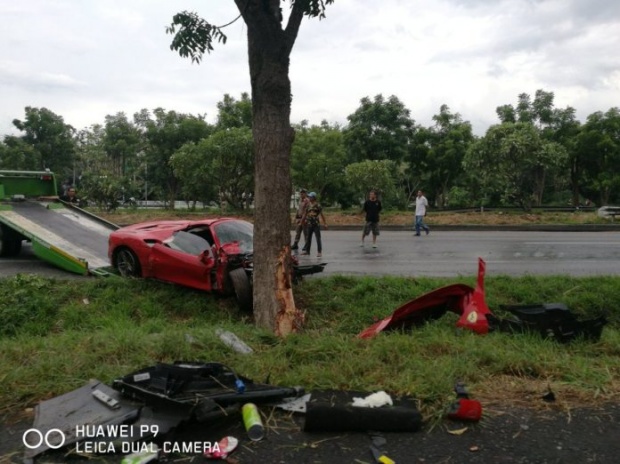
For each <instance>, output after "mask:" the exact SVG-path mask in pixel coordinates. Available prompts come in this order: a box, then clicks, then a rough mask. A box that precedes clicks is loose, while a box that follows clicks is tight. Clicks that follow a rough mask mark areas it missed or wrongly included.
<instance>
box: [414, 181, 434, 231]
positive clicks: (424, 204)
mask: <svg viewBox="0 0 620 464" xmlns="http://www.w3.org/2000/svg"><path fill="white" fill-rule="evenodd" d="M426 208H428V200H427V199H426V197H425V196H424V193H423V192H422V190H418V195H417V197H416V199H415V235H416V237H419V236H420V232H421V230H422V229H424V231H425V232H426V235H428V234H429V232H430V229H429V228H428V226H427V225H426V224H424V216H426Z"/></svg>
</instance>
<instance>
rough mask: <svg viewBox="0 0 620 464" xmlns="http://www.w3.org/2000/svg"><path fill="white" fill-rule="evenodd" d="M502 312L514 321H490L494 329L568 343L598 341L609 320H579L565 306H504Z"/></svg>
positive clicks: (560, 304)
mask: <svg viewBox="0 0 620 464" xmlns="http://www.w3.org/2000/svg"><path fill="white" fill-rule="evenodd" d="M500 309H502V310H504V311H507V312H509V313H511V314H512V316H513V317H512V318H505V319H500V318H496V317H493V318H489V322H490V323H491V327H493V328H494V329H497V330H502V331H508V332H532V333H538V334H540V335H542V336H543V337H545V338H549V339H553V340H557V341H558V342H561V343H569V342H571V341H573V340H575V339H579V338H582V339H584V340H588V341H598V340H599V339H600V338H601V334H602V332H603V327H604V326H605V325H606V324H607V319H605V317H604V316H600V317H597V318H594V319H587V320H579V319H577V318H576V317H575V315H574V314H573V313H572V312H571V311H570V309H569V308H568V307H567V306H566V305H564V304H563V303H545V304H531V305H502V306H500Z"/></svg>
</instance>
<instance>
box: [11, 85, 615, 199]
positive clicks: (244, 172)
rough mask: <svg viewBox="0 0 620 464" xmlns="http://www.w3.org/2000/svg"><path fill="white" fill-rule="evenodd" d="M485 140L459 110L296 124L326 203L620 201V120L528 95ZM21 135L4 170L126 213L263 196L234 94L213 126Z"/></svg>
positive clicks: (294, 161)
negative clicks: (47, 178) (150, 204)
mask: <svg viewBox="0 0 620 464" xmlns="http://www.w3.org/2000/svg"><path fill="white" fill-rule="evenodd" d="M496 113H497V116H498V122H497V124H494V125H492V126H491V127H489V128H488V130H487V131H486V133H485V134H484V135H483V136H475V135H474V134H473V133H472V127H471V124H470V123H469V122H468V121H466V120H464V119H463V118H462V116H461V115H460V114H459V113H454V112H452V111H451V109H450V108H449V107H448V106H447V105H442V106H441V107H440V108H439V112H438V113H437V114H435V115H434V116H433V124H432V125H431V126H429V127H424V126H422V125H420V124H417V123H416V122H415V120H414V119H413V118H412V117H411V112H410V110H409V109H408V108H406V107H405V105H404V104H403V103H402V102H401V101H400V100H399V99H398V98H397V97H396V96H390V97H389V98H385V97H384V96H383V95H376V96H375V97H374V98H370V97H364V98H362V99H361V100H360V105H359V107H358V108H357V109H356V110H355V111H354V112H353V113H352V114H350V115H349V116H348V117H347V121H348V122H347V124H346V125H344V126H340V125H338V124H330V123H328V122H327V121H323V122H322V123H321V124H319V125H310V124H308V123H307V122H306V121H302V122H301V123H299V124H296V125H294V129H295V140H294V142H293V148H292V154H291V177H292V182H293V186H292V188H293V189H296V188H300V187H305V188H308V189H311V190H314V191H316V192H317V193H318V194H319V195H320V198H321V201H322V203H324V204H333V205H340V206H341V207H343V208H346V207H349V206H352V205H358V204H359V202H360V201H361V199H362V198H363V197H364V195H365V193H366V192H367V191H368V190H370V189H376V190H378V191H379V192H380V193H381V195H382V198H383V201H384V204H386V205H387V206H390V207H394V208H406V207H407V205H408V204H409V203H410V202H411V200H412V197H413V195H414V192H416V191H417V190H418V189H423V190H424V191H425V192H426V194H427V197H428V198H429V201H430V202H431V203H432V204H434V205H435V206H436V207H438V208H459V207H472V206H519V207H522V208H523V209H525V210H529V209H530V208H532V207H533V206H541V205H543V204H547V205H548V204H557V205H568V204H572V205H574V206H578V205H579V204H582V203H583V202H585V201H588V202H589V201H591V202H594V203H595V204H597V205H607V204H610V203H615V202H618V201H619V200H620V189H619V187H620V110H619V109H618V108H617V107H614V108H610V109H609V110H607V111H606V112H602V111H598V112H595V113H593V114H591V115H589V116H588V117H587V120H586V121H585V122H584V123H581V122H580V121H578V120H577V119H576V116H575V109H574V108H571V107H566V108H556V107H555V105H554V94H553V92H547V91H544V90H537V91H536V93H535V95H534V97H533V98H532V97H531V96H530V95H529V94H526V93H523V94H521V95H519V96H518V98H517V102H516V104H505V105H502V106H500V107H498V108H497V109H496ZM13 125H14V126H15V128H16V129H17V130H18V131H20V132H21V134H20V135H5V136H4V137H3V140H2V142H0V169H11V170H42V169H50V170H52V171H54V172H55V173H56V174H57V176H58V179H59V181H63V182H65V183H71V184H74V185H77V186H78V188H79V190H80V192H81V195H82V196H83V197H87V198H88V200H90V201H92V202H94V203H96V204H98V205H100V206H101V207H106V208H114V207H116V206H118V205H119V204H120V203H122V200H123V198H130V197H133V198H136V199H138V200H159V201H161V202H163V203H164V204H166V205H169V206H170V207H173V205H174V202H175V201H178V200H184V201H187V202H195V201H201V202H203V203H209V202H216V203H218V204H219V203H221V202H224V201H225V202H226V203H227V204H228V205H230V206H232V207H233V208H236V209H244V208H248V207H249V206H250V205H251V203H252V198H253V192H254V172H255V171H254V143H253V136H252V103H251V100H250V97H249V96H248V94H246V93H243V94H241V96H240V98H238V99H236V98H234V97H232V96H230V95H228V94H226V95H224V97H223V99H222V101H220V102H219V103H218V104H217V118H216V122H215V123H214V124H210V123H208V122H207V120H206V115H193V114H185V113H178V112H176V111H167V110H165V109H163V108H157V109H154V110H152V111H150V110H147V109H143V110H141V111H139V112H137V113H135V114H134V115H133V117H132V118H131V119H130V118H129V117H128V116H127V115H126V114H125V113H122V112H119V113H117V114H115V115H108V116H106V117H105V121H104V123H103V124H93V125H91V126H90V127H88V128H85V129H82V130H76V129H74V128H73V127H72V126H70V125H68V124H66V123H65V122H64V119H63V118H62V116H60V115H57V114H55V113H54V112H52V111H50V110H49V109H46V108H33V107H26V108H25V117H24V119H23V120H19V119H15V120H14V121H13Z"/></svg>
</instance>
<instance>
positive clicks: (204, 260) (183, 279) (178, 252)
mask: <svg viewBox="0 0 620 464" xmlns="http://www.w3.org/2000/svg"><path fill="white" fill-rule="evenodd" d="M149 260H150V265H151V268H152V270H153V277H155V278H156V279H159V280H163V281H166V282H173V283H175V284H179V285H183V286H186V287H192V288H197V289H200V290H211V287H212V286H211V278H210V273H211V270H212V269H213V265H214V259H213V252H212V251H211V246H210V245H209V243H208V242H207V241H206V240H204V239H202V238H201V237H198V236H196V235H194V234H190V233H188V232H185V231H179V232H176V233H175V234H174V235H173V236H172V237H171V238H170V239H168V240H165V241H164V242H163V243H156V244H155V245H153V248H152V250H151V255H150V258H149Z"/></svg>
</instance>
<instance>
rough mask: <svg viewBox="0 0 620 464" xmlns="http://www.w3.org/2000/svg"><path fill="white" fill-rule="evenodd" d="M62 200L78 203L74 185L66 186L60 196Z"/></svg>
mask: <svg viewBox="0 0 620 464" xmlns="http://www.w3.org/2000/svg"><path fill="white" fill-rule="evenodd" d="M60 199H61V200H62V201H66V202H67V203H73V204H74V205H79V204H80V199H79V198H78V197H77V192H76V191H75V187H72V186H70V187H68V188H67V190H66V192H65V194H64V195H62V196H61V197H60Z"/></svg>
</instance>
